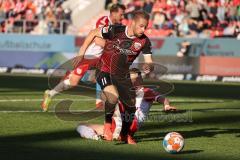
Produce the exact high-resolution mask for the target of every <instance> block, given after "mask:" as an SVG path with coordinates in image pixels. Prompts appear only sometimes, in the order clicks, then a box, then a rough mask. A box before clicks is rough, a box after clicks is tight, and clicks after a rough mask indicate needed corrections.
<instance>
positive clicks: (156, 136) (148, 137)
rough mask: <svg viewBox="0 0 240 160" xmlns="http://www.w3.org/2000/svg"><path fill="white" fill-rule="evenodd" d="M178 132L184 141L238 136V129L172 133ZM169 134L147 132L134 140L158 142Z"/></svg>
mask: <svg viewBox="0 0 240 160" xmlns="http://www.w3.org/2000/svg"><path fill="white" fill-rule="evenodd" d="M174 132H179V133H180V134H181V135H182V136H183V137H184V139H190V138H197V137H208V138H214V137H215V136H216V135H219V134H239V133H240V129H219V128H205V129H197V130H191V131H176V130H175V131H174ZM167 133H169V132H147V133H145V134H144V135H141V134H140V135H137V136H136V139H137V140H138V141H139V142H144V141H159V140H163V138H164V136H165V135H166V134H167Z"/></svg>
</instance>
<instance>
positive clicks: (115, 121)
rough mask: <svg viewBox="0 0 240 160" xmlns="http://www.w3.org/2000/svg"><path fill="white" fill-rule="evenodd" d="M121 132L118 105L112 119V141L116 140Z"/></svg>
mask: <svg viewBox="0 0 240 160" xmlns="http://www.w3.org/2000/svg"><path fill="white" fill-rule="evenodd" d="M121 130H122V117H121V112H120V109H119V104H118V105H117V106H116V108H115V111H114V113H113V117H112V132H113V140H118V139H119V136H120V133H121Z"/></svg>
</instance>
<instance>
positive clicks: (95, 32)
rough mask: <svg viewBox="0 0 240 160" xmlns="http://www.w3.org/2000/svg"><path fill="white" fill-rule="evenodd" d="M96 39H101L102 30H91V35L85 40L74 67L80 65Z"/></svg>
mask: <svg viewBox="0 0 240 160" xmlns="http://www.w3.org/2000/svg"><path fill="white" fill-rule="evenodd" d="M95 37H101V29H99V28H97V29H94V30H91V31H90V32H89V34H88V35H87V37H86V38H85V40H84V42H83V44H82V46H81V48H80V50H79V52H78V54H77V57H76V59H75V61H74V62H73V65H74V66H77V65H78V63H79V62H80V61H81V60H82V59H83V57H84V54H85V52H86V50H87V48H88V47H89V45H90V44H91V43H92V41H93V40H94V38H95Z"/></svg>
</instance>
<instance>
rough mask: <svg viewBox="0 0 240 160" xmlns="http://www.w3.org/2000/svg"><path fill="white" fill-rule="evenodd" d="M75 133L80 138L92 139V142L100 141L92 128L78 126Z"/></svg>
mask: <svg viewBox="0 0 240 160" xmlns="http://www.w3.org/2000/svg"><path fill="white" fill-rule="evenodd" d="M77 132H78V133H79V134H80V136H81V137H82V138H87V139H93V140H99V139H100V136H98V135H97V133H96V132H95V131H94V130H93V129H92V128H90V127H88V126H85V125H79V126H78V127H77Z"/></svg>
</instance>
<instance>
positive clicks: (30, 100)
mask: <svg viewBox="0 0 240 160" xmlns="http://www.w3.org/2000/svg"><path fill="white" fill-rule="evenodd" d="M42 100H43V99H0V102H40V101H42ZM62 100H73V101H91V100H96V99H95V98H85V99H69V98H66V99H57V98H55V99H53V100H52V101H62Z"/></svg>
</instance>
